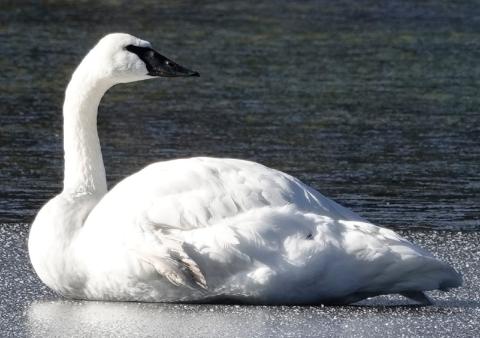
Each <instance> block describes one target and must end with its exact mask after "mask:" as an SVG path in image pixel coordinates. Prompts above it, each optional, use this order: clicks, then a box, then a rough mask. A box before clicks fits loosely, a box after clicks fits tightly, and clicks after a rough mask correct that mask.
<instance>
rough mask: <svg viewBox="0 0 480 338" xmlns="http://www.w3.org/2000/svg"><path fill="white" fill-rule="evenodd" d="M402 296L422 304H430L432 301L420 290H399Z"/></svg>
mask: <svg viewBox="0 0 480 338" xmlns="http://www.w3.org/2000/svg"><path fill="white" fill-rule="evenodd" d="M400 294H401V295H402V296H403V297H406V298H408V299H411V300H413V301H415V302H418V303H420V304H422V305H432V304H433V302H432V300H431V299H430V298H428V296H427V295H426V294H425V293H423V292H422V291H404V292H400Z"/></svg>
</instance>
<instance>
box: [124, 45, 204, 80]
mask: <svg viewBox="0 0 480 338" xmlns="http://www.w3.org/2000/svg"><path fill="white" fill-rule="evenodd" d="M125 49H126V50H128V51H129V52H132V53H135V54H137V55H138V57H139V58H140V59H141V60H142V61H143V62H145V65H146V66H147V70H148V75H150V76H163V77H177V76H200V74H199V73H198V72H195V71H193V70H190V69H187V68H185V67H183V66H180V65H179V64H177V63H175V62H173V61H172V60H169V59H167V58H166V57H165V56H163V55H161V54H160V53H159V52H157V51H156V50H154V49H152V48H149V47H139V46H134V45H129V46H127V47H125Z"/></svg>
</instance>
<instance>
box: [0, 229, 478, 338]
mask: <svg viewBox="0 0 480 338" xmlns="http://www.w3.org/2000/svg"><path fill="white" fill-rule="evenodd" d="M27 228H28V226H27V225H25V224H4V225H2V226H0V263H1V265H0V267H1V274H0V292H1V305H0V309H1V318H0V332H1V335H2V336H4V337H22V336H27V337H184V336H185V337H192V336H196V337H280V336H282V337H300V336H301V337H319V336H320V337H322V336H324V337H332V336H336V337H367V336H368V337H387V336H388V337H413V336H449V337H454V336H455V337H472V336H478V335H479V333H480V331H479V325H480V292H479V289H480V281H479V276H478V271H479V269H480V233H478V232H448V231H408V232H407V231H403V232H402V234H403V235H405V236H407V237H408V238H410V239H412V240H414V241H415V242H416V243H418V244H420V245H421V246H422V247H424V248H426V249H428V250H430V251H431V252H433V253H435V254H436V256H437V257H439V258H441V259H443V260H445V261H447V262H449V263H450V264H452V265H453V266H454V267H455V268H456V269H458V270H459V271H460V272H461V273H463V275H464V280H465V285H464V287H462V288H460V289H456V290H452V291H450V292H448V293H443V292H431V293H430V296H431V297H432V298H433V299H434V301H435V305H434V306H429V307H422V306H417V305H413V304H412V303H411V302H409V301H408V300H406V299H404V298H402V297H401V296H396V295H393V296H388V297H377V298H372V299H369V300H366V301H363V302H361V303H357V304H355V305H352V306H335V307H324V306H321V305H319V306H306V307H301V306H271V307H267V306H239V305H189V304H142V303H112V302H88V301H70V300H65V299H62V298H61V297H59V296H57V295H55V294H53V293H52V292H51V291H49V290H48V289H47V288H46V287H45V286H43V285H42V284H41V282H40V281H39V280H38V278H37V277H36V276H35V274H34V272H33V271H32V269H31V267H30V265H29V260H28V253H27V247H26V240H27Z"/></svg>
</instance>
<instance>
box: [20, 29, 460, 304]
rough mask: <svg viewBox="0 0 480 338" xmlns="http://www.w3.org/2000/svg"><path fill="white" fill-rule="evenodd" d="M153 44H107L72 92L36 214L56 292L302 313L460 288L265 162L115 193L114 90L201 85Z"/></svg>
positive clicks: (218, 164)
mask: <svg viewBox="0 0 480 338" xmlns="http://www.w3.org/2000/svg"><path fill="white" fill-rule="evenodd" d="M126 46H129V47H127V50H125V47H126ZM149 46H150V45H149V44H148V43H147V42H145V41H142V40H139V39H136V38H134V37H132V36H129V35H126V34H111V35H108V36H107V37H105V38H104V39H102V40H101V41H100V42H99V44H98V45H97V46H96V47H95V48H94V49H93V50H92V51H91V52H90V53H89V54H88V56H87V57H86V58H85V59H84V61H83V62H82V63H81V65H80V66H79V67H78V68H77V70H76V71H75V73H74V75H73V77H72V81H71V82H70V84H69V86H68V88H67V93H66V99H65V105H64V119H65V125H64V129H65V182H64V191H63V192H62V193H61V194H60V195H58V196H56V197H55V198H54V199H52V200H51V201H49V202H48V203H47V204H46V205H45V206H44V207H43V208H42V209H41V211H40V212H39V214H38V215H37V218H36V219H35V222H34V224H33V226H32V230H31V233H30V238H29V251H30V257H31V261H32V264H33V266H34V268H35V270H36V272H37V273H38V275H39V276H40V278H41V279H42V280H43V281H44V282H45V283H46V284H47V285H48V286H49V287H51V288H52V289H54V290H56V291H57V292H59V293H61V294H62V295H65V296H67V297H72V298H82V299H97V300H129V301H133V300H136V301H210V300H212V301H215V300H225V299H229V300H238V301H242V302H248V303H263V304H279V303H283V304H300V303H302V304H305V303H320V302H337V303H349V302H353V301H356V300H359V299H362V298H365V297H369V296H373V295H379V294H386V293H402V294H404V295H407V296H409V297H411V298H414V299H417V300H420V301H425V300H426V298H424V296H423V293H422V291H424V290H433V289H442V290H446V289H448V288H451V287H457V286H459V285H460V284H461V278H460V276H459V275H458V273H456V272H455V271H454V270H453V269H452V268H451V267H449V266H448V265H446V264H444V263H442V262H440V261H438V260H436V259H435V258H433V257H432V256H431V255H429V254H428V253H426V252H425V251H423V250H421V249H419V248H418V247H416V246H414V245H413V244H411V243H410V242H408V241H407V240H405V239H403V238H401V237H400V236H399V235H397V234H396V233H394V232H393V231H390V230H387V229H384V228H380V227H377V226H375V225H372V224H370V223H368V222H367V221H365V220H363V219H362V218H361V217H359V216H357V215H356V214H354V213H353V212H351V211H349V210H348V209H345V208H344V207H342V206H340V205H338V204H336V203H335V202H333V201H331V200H330V199H328V198H326V197H324V196H322V195H321V194H320V193H318V192H317V191H315V190H313V189H312V188H309V187H308V186H306V185H304V184H303V183H301V182H300V181H298V180H297V179H295V178H293V177H291V176H289V175H287V174H284V173H282V172H279V171H276V170H273V169H270V168H267V167H265V166H262V165H260V164H257V163H253V162H248V161H241V160H233V159H217V158H192V159H181V160H174V161H166V162H158V163H155V164H152V165H150V166H148V167H146V168H145V169H143V170H141V171H140V172H138V173H136V174H134V175H132V176H130V177H128V178H126V179H125V180H123V181H122V182H120V183H119V184H118V185H117V186H115V187H114V188H113V189H112V190H111V191H109V192H107V186H106V181H105V171H104V167H103V162H102V156H101V152H100V146H99V142H98V136H97V131H96V115H97V107H98V103H99V102H100V99H101V97H102V95H103V94H104V93H105V91H106V90H107V89H108V88H109V87H111V86H112V85H114V84H115V83H119V82H130V81H136V80H142V79H147V78H149V77H150V76H148V75H145V74H147V70H148V73H149V74H150V75H163V76H175V75H196V73H193V72H191V71H188V70H186V69H184V68H182V67H180V66H177V65H175V67H178V68H175V69H174V70H175V71H176V72H177V73H178V74H174V73H170V75H169V74H167V73H168V70H167V73H165V72H164V73H161V72H162V71H164V70H162V69H160V70H158V69H156V68H158V67H160V68H162V67H163V65H159V63H158V62H157V61H158V60H157V61H155V60H153V59H148V58H149V57H150V58H153V57H154V55H153V54H149V52H148V51H145V49H149ZM152 60H153V61H152ZM165 60H166V59H165ZM109 62H110V63H109ZM165 62H170V61H169V60H167V61H165ZM145 63H146V65H145ZM111 64H113V65H114V66H112V65H111ZM170 66H171V64H170ZM103 67H106V68H107V71H102V69H104V68H103ZM170 70H172V69H170ZM172 72H173V71H172Z"/></svg>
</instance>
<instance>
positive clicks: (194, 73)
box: [190, 72, 200, 77]
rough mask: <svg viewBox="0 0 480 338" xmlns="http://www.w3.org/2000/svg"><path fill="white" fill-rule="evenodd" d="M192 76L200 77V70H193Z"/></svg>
mask: <svg viewBox="0 0 480 338" xmlns="http://www.w3.org/2000/svg"><path fill="white" fill-rule="evenodd" d="M190 76H195V77H200V73H199V72H192V74H191V75H190Z"/></svg>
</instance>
